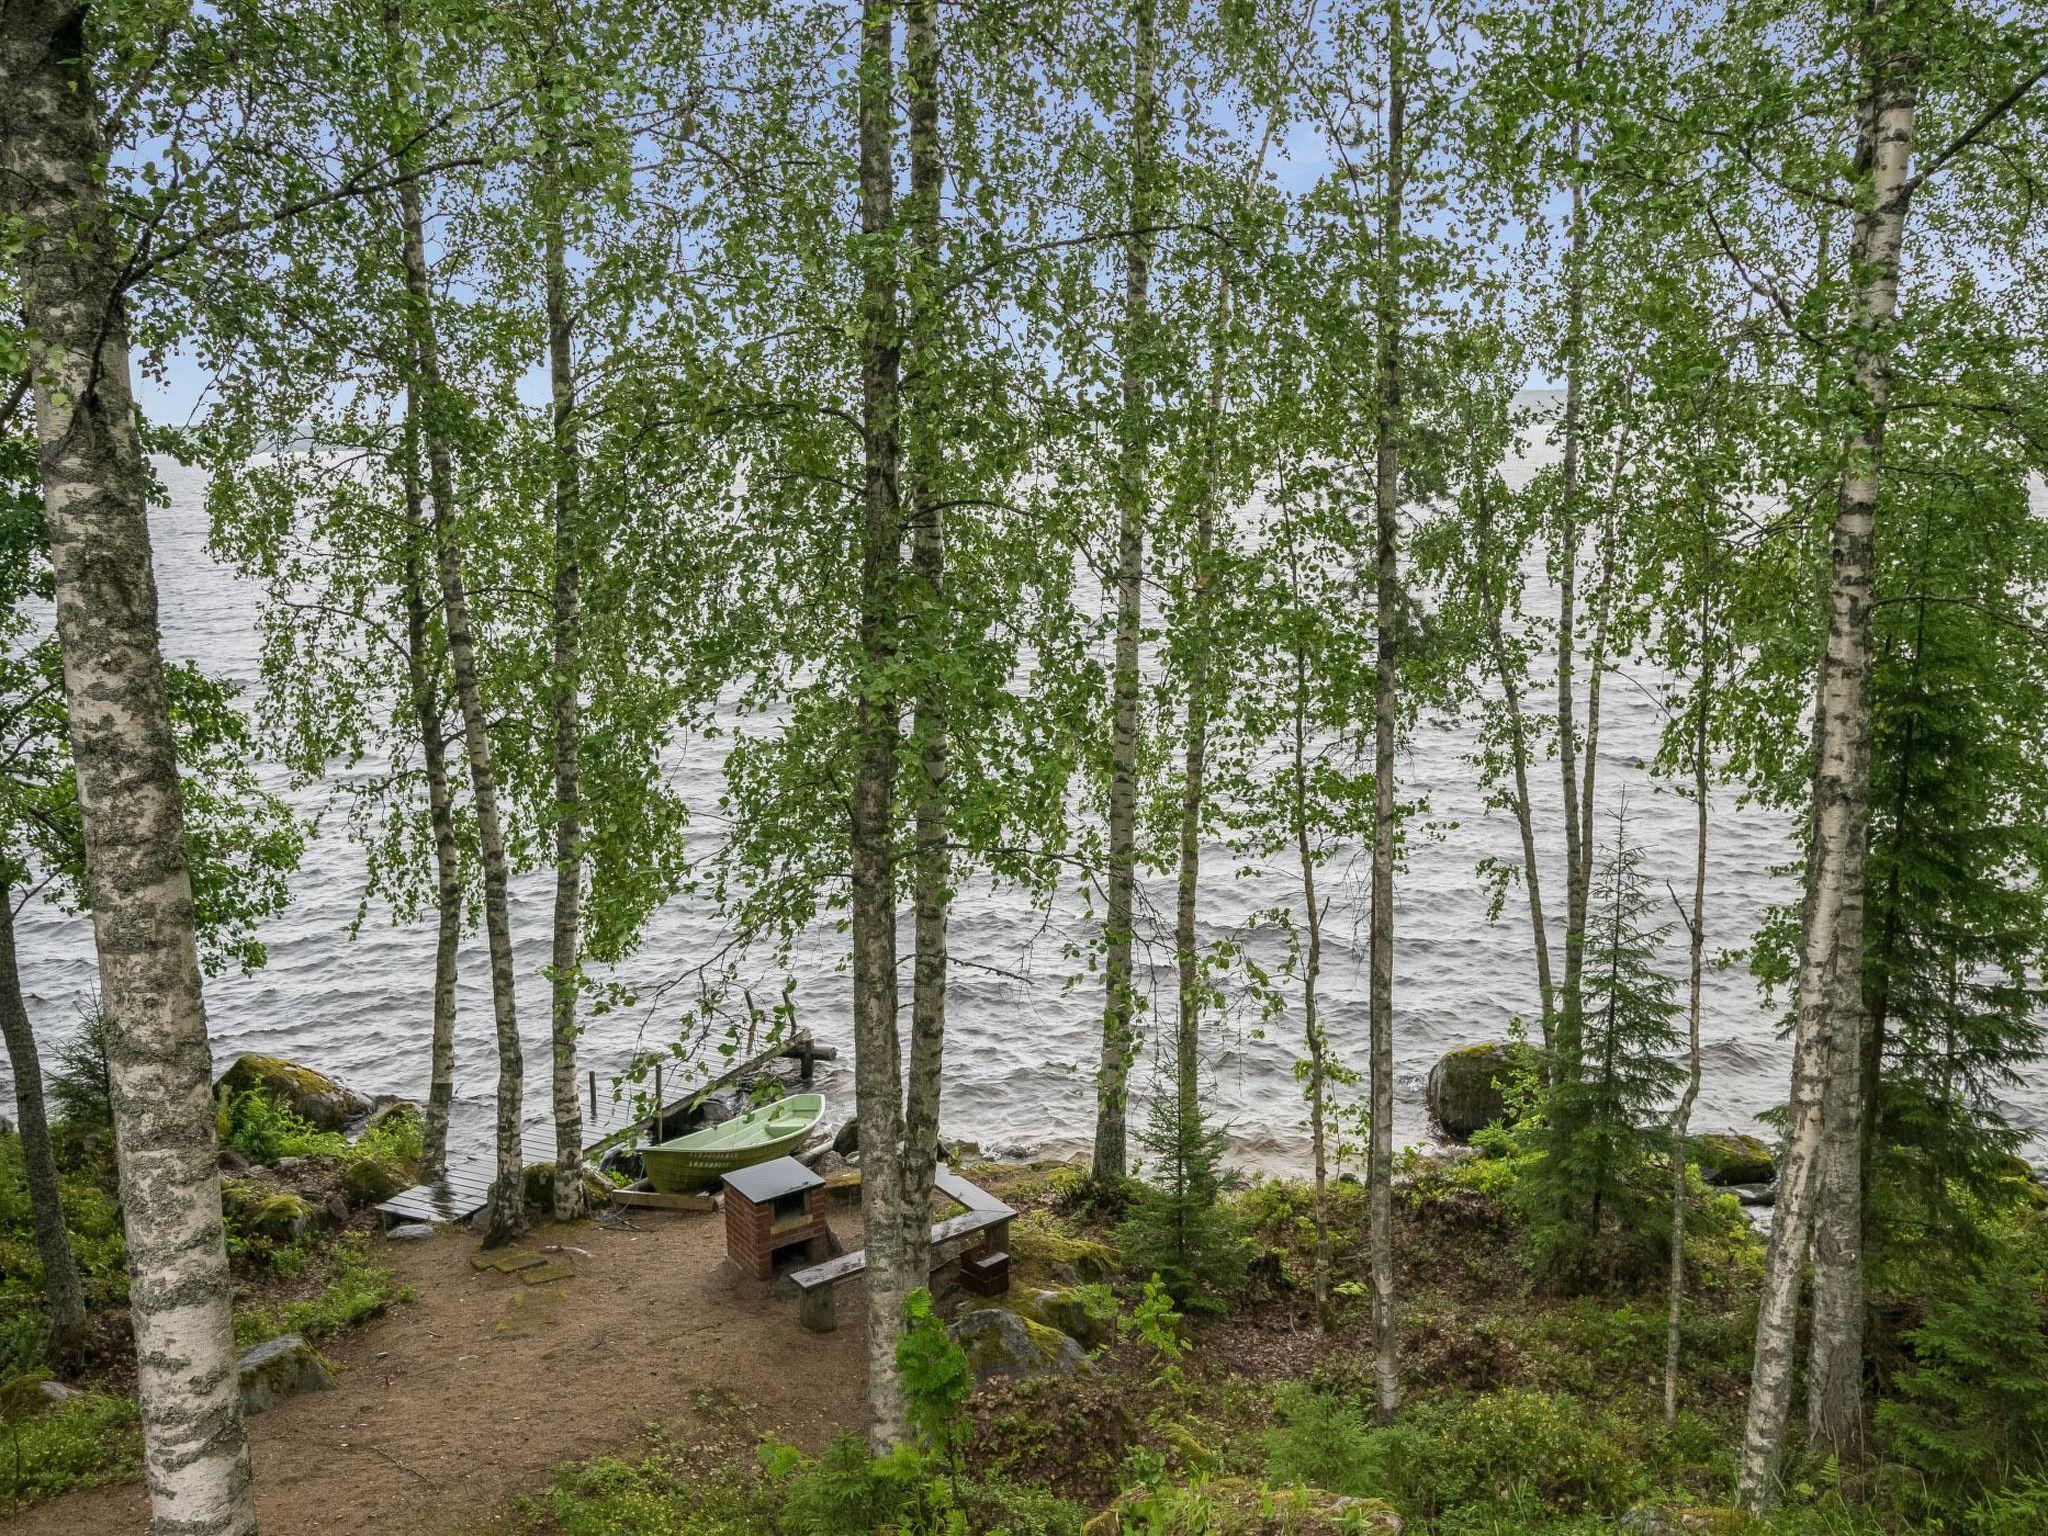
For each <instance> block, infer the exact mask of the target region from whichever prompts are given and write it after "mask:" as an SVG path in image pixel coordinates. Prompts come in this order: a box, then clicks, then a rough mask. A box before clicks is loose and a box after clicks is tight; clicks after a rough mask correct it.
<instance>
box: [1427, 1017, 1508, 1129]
mask: <svg viewBox="0 0 2048 1536" xmlns="http://www.w3.org/2000/svg"><path fill="white" fill-rule="evenodd" d="M1517 1065H1518V1063H1517V1061H1516V1058H1515V1048H1514V1047H1513V1046H1512V1045H1508V1044H1506V1043H1505V1042H1503V1041H1499V1040H1488V1041H1484V1042H1482V1043H1480V1044H1478V1045H1461V1046H1459V1047H1458V1048H1457V1049H1456V1050H1454V1051H1446V1052H1444V1054H1443V1055H1442V1056H1441V1057H1439V1058H1438V1059H1437V1064H1436V1065H1435V1066H1433V1067H1431V1068H1430V1069H1429V1089H1428V1100H1429V1117H1430V1119H1431V1120H1433V1121H1435V1122H1436V1127H1437V1129H1438V1130H1439V1131H1441V1132H1443V1134H1444V1135H1445V1136H1447V1137H1448V1138H1450V1139H1451V1140H1452V1141H1469V1140H1470V1139H1471V1138H1472V1136H1473V1135H1474V1134H1475V1133H1476V1132H1478V1131H1482V1130H1484V1129H1485V1128H1486V1127H1487V1126H1489V1125H1492V1124H1493V1123H1494V1122H1495V1121H1499V1122H1501V1123H1502V1124H1508V1123H1511V1121H1512V1116H1510V1114H1509V1113H1508V1101H1507V1090H1508V1085H1509V1084H1510V1083H1512V1082H1513V1081H1514V1076H1515V1069H1516V1066H1517Z"/></svg>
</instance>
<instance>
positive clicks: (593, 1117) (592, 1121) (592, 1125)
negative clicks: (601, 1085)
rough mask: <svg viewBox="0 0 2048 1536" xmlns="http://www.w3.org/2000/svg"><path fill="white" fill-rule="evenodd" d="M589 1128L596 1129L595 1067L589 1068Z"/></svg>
mask: <svg viewBox="0 0 2048 1536" xmlns="http://www.w3.org/2000/svg"><path fill="white" fill-rule="evenodd" d="M590 1128H591V1130H593V1131H595V1130H596V1129H597V1069H596V1068H595V1067H592V1068H591V1069H590Z"/></svg>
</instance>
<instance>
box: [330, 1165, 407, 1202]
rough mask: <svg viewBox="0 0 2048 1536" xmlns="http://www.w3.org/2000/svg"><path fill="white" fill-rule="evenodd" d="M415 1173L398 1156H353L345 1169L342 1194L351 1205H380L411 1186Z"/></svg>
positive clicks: (342, 1171)
mask: <svg viewBox="0 0 2048 1536" xmlns="http://www.w3.org/2000/svg"><path fill="white" fill-rule="evenodd" d="M413 1172H414V1170H412V1169H410V1168H408V1167H406V1166H405V1164H403V1163H401V1162H399V1161H397V1160H396V1159H394V1158H388V1157H357V1158H352V1159H350V1161H349V1162H348V1163H347V1164H346V1165H345V1166H344V1167H343V1168H342V1170H341V1193H342V1195H343V1197H344V1198H345V1199H346V1200H347V1201H348V1203H349V1204H350V1205H377V1204H380V1203H381V1202H383V1201H386V1200H389V1199H390V1198H391V1197H392V1196H393V1195H395V1194H397V1193H398V1192H399V1191H400V1190H401V1189H407V1188H410V1187H411V1185H412V1182H413Z"/></svg>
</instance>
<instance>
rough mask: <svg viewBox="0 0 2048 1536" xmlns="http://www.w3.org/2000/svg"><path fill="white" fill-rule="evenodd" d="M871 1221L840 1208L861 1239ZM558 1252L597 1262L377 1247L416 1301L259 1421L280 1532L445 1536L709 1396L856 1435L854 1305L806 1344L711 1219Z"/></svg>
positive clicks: (537, 1239)
mask: <svg viewBox="0 0 2048 1536" xmlns="http://www.w3.org/2000/svg"><path fill="white" fill-rule="evenodd" d="M857 1221H858V1218H857V1215H856V1214H855V1213H852V1212H848V1211H846V1210H845V1209H844V1208H840V1209H838V1210H835V1211H834V1213H833V1217H832V1222H833V1226H834V1228H835V1229H836V1230H838V1231H840V1232H841V1234H842V1236H847V1237H850V1238H852V1241H854V1242H857V1241H858V1238H857V1236H854V1233H855V1231H857ZM549 1244H561V1245H565V1246H567V1247H572V1248H578V1249H582V1250H584V1253H583V1254H576V1253H570V1254H567V1255H562V1257H566V1258H567V1259H568V1261H569V1262H570V1263H571V1264H572V1265H573V1266H574V1267H575V1270H576V1274H575V1277H574V1278H573V1279H568V1280H563V1281H560V1282H558V1283H557V1284H554V1285H543V1286H535V1287H528V1286H525V1285H522V1284H521V1283H520V1281H519V1280H518V1279H517V1277H516V1276H512V1275H501V1274H488V1273H487V1274H479V1273H477V1272H476V1271H475V1270H473V1269H472V1268H471V1266H470V1262H469V1260H470V1256H471V1255H472V1254H473V1253H475V1252H476V1243H475V1240H474V1239H473V1238H471V1237H469V1236H468V1235H467V1234H466V1233H462V1232H459V1231H453V1230H447V1231H443V1232H441V1233H440V1234H439V1235H437V1236H436V1237H435V1238H434V1239H433V1240H432V1241H430V1242H423V1243H414V1244H402V1243H391V1244H385V1245H384V1246H383V1255H384V1256H385V1257H386V1258H387V1259H388V1261H389V1262H390V1263H391V1264H392V1265H393V1266H394V1268H396V1269H397V1271H398V1274H399V1277H400V1279H402V1280H404V1281H405V1282H406V1283H408V1284H410V1285H413V1286H415V1287H417V1288H418V1291H419V1299H418V1300H417V1301H415V1302H413V1303H411V1304H410V1305H408V1306H405V1307H402V1308H400V1309H399V1310H398V1311H396V1312H394V1313H393V1314H392V1315H391V1316H389V1317H387V1318H384V1319H381V1320H379V1321H378V1322H375V1323H372V1324H371V1325H369V1326H368V1327H367V1328H365V1329H363V1330H361V1331H360V1332H359V1333H357V1334H356V1335H355V1336H353V1337H352V1338H349V1339H347V1340H345V1341H343V1342H342V1343H340V1344H337V1345H335V1346H333V1347H331V1348H330V1349H329V1351H328V1353H329V1355H330V1356H331V1357H332V1358H333V1359H334V1360H335V1361H336V1362H337V1363H339V1364H340V1365H341V1366H342V1367H343V1370H342V1373H341V1377H340V1382H339V1385H338V1387H337V1389H336V1390H334V1391H332V1392H319V1393H312V1394H309V1395H306V1396H303V1397H298V1398H294V1399H292V1400H291V1401H289V1402H286V1403H283V1404H280V1405H279V1406H278V1407H276V1408H273V1409H272V1410H271V1411H270V1412H268V1413H265V1414H261V1415H258V1416H257V1417H256V1418H254V1419H251V1420H250V1421H249V1439H250V1445H251V1450H252V1454H253V1456H254V1459H255V1470H256V1495H257V1507H258V1513H259V1516H260V1518H261V1520H262V1523H263V1528H264V1530H265V1531H266V1532H293V1533H298V1532H334V1533H341V1532H350V1533H355V1532H365V1531H377V1532H380V1533H404V1536H427V1533H435V1536H438V1533H441V1532H444V1531H447V1530H450V1529H451V1528H456V1527H458V1526H460V1525H462V1524H466V1523H470V1522H474V1521H477V1520H480V1519H482V1518H484V1517H486V1516H488V1515H489V1514H490V1513H491V1512H492V1511H493V1510H495V1509H496V1508H497V1507H498V1506H500V1505H501V1504H503V1503H504V1502H505V1501H506V1500H507V1499H508V1498H510V1497H512V1496H513V1495H515V1494H518V1493H522V1492H530V1491H535V1490H537V1489H539V1488H540V1487H541V1486H542V1485H543V1483H544V1482H545V1481H546V1476H547V1472H548V1469H549V1468H550V1467H551V1466H553V1465H554V1464H555V1463H556V1462H558V1461H562V1460H564V1459H566V1458H572V1457H585V1456H592V1455H596V1454H599V1453H601V1452H606V1451H623V1450H626V1449H628V1448H629V1447H630V1446H631V1444H632V1443H633V1441H634V1440H635V1438H636V1437H637V1436H638V1435H639V1434H640V1433H641V1432H642V1431H643V1430H644V1429H646V1428H647V1427H648V1426H649V1425H651V1424H656V1423H665V1424H675V1423H678V1422H682V1421H687V1420H689V1419H690V1418H691V1417H692V1416H693V1414H694V1413H695V1412H696V1411H697V1410H696V1409H695V1407H694V1406H693V1405H694V1401H695V1399H696V1397H697V1394H699V1393H701V1392H703V1391H705V1390H706V1389H712V1390H714V1391H716V1392H717V1393H719V1394H721V1395H726V1394H730V1395H732V1396H736V1397H737V1399H738V1401H739V1403H740V1404H741V1405H743V1406H744V1408H745V1409H746V1410H747V1411H749V1412H750V1413H751V1416H752V1419H753V1421H754V1423H755V1424H756V1425H757V1426H758V1427H759V1428H760V1429H761V1430H762V1431H763V1432H766V1433H774V1434H778V1435H780V1436H782V1437H783V1438H784V1439H788V1440H791V1441H794V1442H795V1443H797V1444H799V1445H803V1446H806V1447H809V1448H813V1449H815V1448H817V1447H819V1446H821V1445H822V1444H824V1442H826V1441H827V1440H829V1439H830V1438H831V1437H832V1435H833V1434H834V1433H835V1432H836V1431H838V1430H839V1429H841V1428H843V1427H857V1426H858V1425H859V1424H860V1422H861V1352H862V1345H863V1330H862V1327H861V1324H860V1308H859V1307H858V1306H847V1307H843V1308H842V1309H841V1316H842V1318H844V1319H845V1321H844V1322H842V1324H841V1326H840V1328H839V1331H838V1332H837V1333H833V1334H829V1335H825V1336H822V1337H820V1336H818V1335H814V1334H810V1333H806V1332H805V1331H804V1330H803V1329H802V1328H801V1327H799V1326H798V1324H797V1318H796V1303H795V1302H794V1301H793V1300H782V1299H769V1298H767V1297H766V1296H765V1295H763V1294H762V1288H761V1287H759V1286H757V1285H754V1284H752V1283H751V1282H747V1281H744V1280H741V1279H738V1278H737V1277H735V1276H734V1275H733V1274H732V1272H731V1271H730V1270H728V1269H726V1268H725V1267H724V1266H723V1262H722V1261H723V1259H724V1251H725V1249H724V1231H723V1227H722V1225H721V1223H720V1221H719V1219H718V1218H717V1217H715V1216H684V1215H673V1214H669V1213H665V1212H635V1213H634V1215H633V1220H632V1224H631V1226H630V1227H623V1226H622V1227H607V1226H601V1225H599V1224H596V1223H592V1222H577V1223H575V1224H573V1225H570V1226H566V1227H547V1228H543V1229H542V1230H541V1231H539V1232H537V1233H536V1234H535V1235H534V1237H533V1239H532V1241H531V1244H530V1246H533V1247H535V1248H536V1249H543V1250H544V1249H545V1248H546V1247H547V1245H549ZM586 1254H587V1255H588V1256H587V1257H586V1256H585V1255H586ZM551 1256H553V1255H551ZM0 1525H4V1526H5V1527H6V1528H7V1529H8V1530H10V1531H20V1532H22V1533H24V1536H29V1533H33V1536H43V1533H48V1536H59V1533H62V1536H76V1533H80V1532H87V1531H90V1532H93V1533H95V1536H99V1533H105V1536H127V1533H131V1532H132V1533H135V1536H143V1533H145V1532H147V1530H148V1528H149V1519H148V1502H147V1500H146V1498H145V1497H144V1495H143V1491H142V1490H141V1489H140V1488H139V1487H128V1488H109V1489H95V1490H91V1491H89V1492H85V1493H78V1494H72V1495H69V1496H67V1497H64V1498H61V1499H55V1500H52V1501H50V1502H48V1503H45V1504H41V1505H38V1506H36V1507H35V1508H33V1509H31V1510H29V1511H27V1512H26V1513H25V1514H23V1515H21V1516H20V1517H18V1518H17V1519H15V1520H13V1521H5V1522H0Z"/></svg>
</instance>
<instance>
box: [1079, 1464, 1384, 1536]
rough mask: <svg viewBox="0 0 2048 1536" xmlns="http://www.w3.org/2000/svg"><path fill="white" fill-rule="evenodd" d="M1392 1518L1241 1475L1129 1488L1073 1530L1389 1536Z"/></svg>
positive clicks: (1361, 1504) (1364, 1505)
mask: <svg viewBox="0 0 2048 1536" xmlns="http://www.w3.org/2000/svg"><path fill="white" fill-rule="evenodd" d="M1400 1529H1401V1520H1400V1517H1399V1516H1398V1515H1397V1514H1395V1512H1394V1510H1393V1509H1392V1507H1391V1506H1389V1505H1387V1504H1384V1503H1382V1502H1381V1501H1379V1500H1378V1499H1356V1498H1346V1497H1344V1496H1343V1495H1341V1494H1334V1493H1330V1492H1327V1491H1325V1490H1324V1489H1321V1488H1300V1487H1295V1488H1268V1487H1266V1486H1264V1485H1262V1484H1258V1483H1252V1482H1248V1481H1245V1480H1243V1479H1241V1478H1234V1477H1220V1478H1216V1479H1214V1480H1213V1481H1211V1482H1206V1483H1193V1484H1186V1483H1182V1484H1174V1485H1169V1486H1162V1487H1158V1488H1134V1489H1132V1490H1130V1491H1129V1492H1127V1493H1125V1494H1124V1495H1123V1497H1121V1498H1120V1499H1118V1500H1117V1502H1116V1503H1115V1504H1113V1505H1111V1506H1110V1507H1109V1508H1108V1509H1106V1510H1104V1511H1103V1512H1102V1513H1101V1514H1099V1515H1097V1516H1096V1517H1095V1518H1094V1519H1093V1520H1090V1521H1089V1522H1088V1523H1087V1524H1086V1525H1085V1526H1083V1527H1082V1528H1081V1531H1082V1536H1138V1533H1140V1532H1153V1531H1200V1532H1203V1533H1204V1536H1267V1533H1272V1532H1285V1533H1286V1536H1394V1533H1397V1532H1398V1531H1399V1530H1400Z"/></svg>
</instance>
